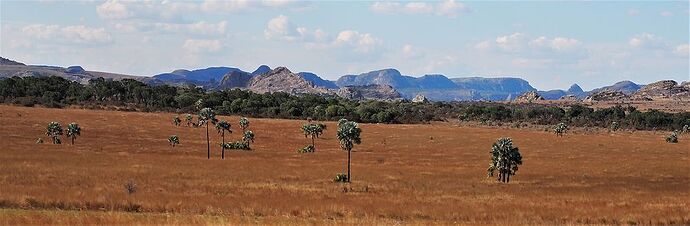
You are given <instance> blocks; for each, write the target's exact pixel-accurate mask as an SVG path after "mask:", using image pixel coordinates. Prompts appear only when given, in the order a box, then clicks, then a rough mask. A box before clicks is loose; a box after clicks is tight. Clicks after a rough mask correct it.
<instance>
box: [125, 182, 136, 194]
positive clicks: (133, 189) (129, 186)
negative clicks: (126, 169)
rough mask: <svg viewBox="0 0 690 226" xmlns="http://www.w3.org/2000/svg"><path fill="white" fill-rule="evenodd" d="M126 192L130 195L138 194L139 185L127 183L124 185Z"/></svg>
mask: <svg viewBox="0 0 690 226" xmlns="http://www.w3.org/2000/svg"><path fill="white" fill-rule="evenodd" d="M124 187H125V191H126V192H127V194H128V195H131V194H134V193H135V192H137V184H135V183H134V181H132V180H129V181H127V183H125V185H124Z"/></svg>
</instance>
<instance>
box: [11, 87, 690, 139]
mask: <svg viewBox="0 0 690 226" xmlns="http://www.w3.org/2000/svg"><path fill="white" fill-rule="evenodd" d="M199 100H203V101H199ZM0 102H3V103H6V104H16V105H23V106H34V105H42V106H46V107H55V108H60V107H64V106H68V105H79V106H83V107H85V108H100V107H104V106H106V107H109V106H114V107H117V108H118V109H122V110H130V111H145V112H148V111H166V112H187V113H191V112H196V111H198V109H201V108H206V107H208V108H213V109H214V110H215V111H216V113H218V114H221V115H231V114H238V115H246V116H251V117H262V118H291V119H315V120H338V119H341V118H348V119H351V120H353V121H356V122H363V123H426V122H429V121H435V120H436V121H441V120H446V119H460V120H466V121H480V122H489V121H490V122H500V123H516V122H517V123H534V124H540V125H554V124H557V123H560V122H567V123H568V125H570V126H585V127H601V128H608V127H610V126H611V124H612V123H614V122H615V123H616V124H617V125H618V126H619V127H620V128H628V129H638V130H654V129H657V130H679V129H681V128H682V127H683V126H684V125H687V124H690V112H681V113H667V112H662V111H658V110H650V111H645V112H641V111H639V110H638V109H635V108H634V107H630V106H626V107H623V106H615V107H610V108H603V109H593V108H589V107H586V106H582V105H573V106H570V107H566V108H561V107H556V106H544V105H537V104H505V103H495V102H432V103H411V102H409V101H402V102H386V101H375V100H369V101H355V100H349V99H344V98H340V97H337V96H322V95H310V94H305V95H297V96H296V95H290V94H287V93H266V94H257V93H253V92H250V91H246V90H240V89H231V90H222V91H209V90H204V89H202V88H198V87H194V86H186V87H176V86H168V85H147V84H145V83H142V82H140V81H136V80H133V79H122V80H118V81H116V80H111V79H104V78H97V79H92V80H90V81H89V82H88V83H87V84H81V83H78V82H74V81H70V80H67V79H64V78H61V77H11V78H4V79H0ZM199 105H201V106H199Z"/></svg>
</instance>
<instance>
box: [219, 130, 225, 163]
mask: <svg viewBox="0 0 690 226" xmlns="http://www.w3.org/2000/svg"><path fill="white" fill-rule="evenodd" d="M221 136H222V137H223V143H220V149H221V151H220V158H221V159H225V130H223V132H221Z"/></svg>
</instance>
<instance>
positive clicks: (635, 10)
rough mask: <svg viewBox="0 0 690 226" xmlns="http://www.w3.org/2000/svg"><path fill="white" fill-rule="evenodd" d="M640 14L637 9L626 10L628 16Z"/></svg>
mask: <svg viewBox="0 0 690 226" xmlns="http://www.w3.org/2000/svg"><path fill="white" fill-rule="evenodd" d="M637 15H640V11H639V10H637V9H629V10H628V16H637Z"/></svg>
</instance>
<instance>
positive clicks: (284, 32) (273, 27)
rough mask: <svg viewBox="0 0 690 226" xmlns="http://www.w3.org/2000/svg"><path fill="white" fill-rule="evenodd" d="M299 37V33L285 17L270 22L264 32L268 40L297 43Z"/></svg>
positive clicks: (281, 16)
mask: <svg viewBox="0 0 690 226" xmlns="http://www.w3.org/2000/svg"><path fill="white" fill-rule="evenodd" d="M297 35H298V32H297V30H296V29H295V28H294V26H293V25H292V24H291V23H290V19H289V18H288V17H286V16H284V15H280V16H278V17H275V18H273V19H271V20H269V21H268V24H267V25H266V29H265V30H264V37H266V39H277V40H285V41H295V40H297V39H298V37H297Z"/></svg>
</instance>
